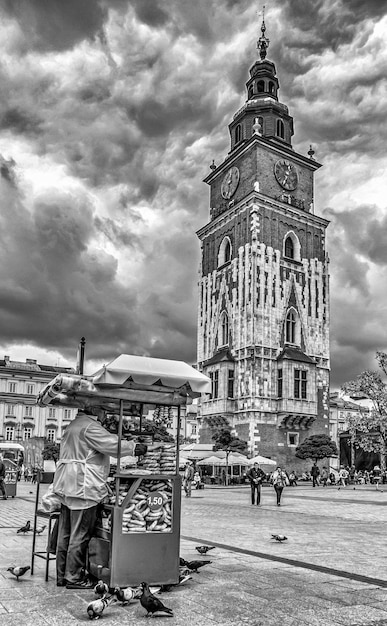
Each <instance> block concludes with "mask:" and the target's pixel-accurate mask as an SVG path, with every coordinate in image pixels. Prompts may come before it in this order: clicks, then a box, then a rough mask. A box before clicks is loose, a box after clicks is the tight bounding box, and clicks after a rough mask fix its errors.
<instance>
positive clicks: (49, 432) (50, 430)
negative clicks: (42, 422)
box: [47, 428, 55, 441]
mask: <svg viewBox="0 0 387 626" xmlns="http://www.w3.org/2000/svg"><path fill="white" fill-rule="evenodd" d="M47 439H48V441H55V429H54V428H48V429H47Z"/></svg>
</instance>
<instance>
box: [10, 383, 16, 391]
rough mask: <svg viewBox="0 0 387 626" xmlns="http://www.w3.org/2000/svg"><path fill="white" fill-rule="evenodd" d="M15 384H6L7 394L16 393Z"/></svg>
mask: <svg viewBox="0 0 387 626" xmlns="http://www.w3.org/2000/svg"><path fill="white" fill-rule="evenodd" d="M16 390H17V383H8V391H9V393H16Z"/></svg>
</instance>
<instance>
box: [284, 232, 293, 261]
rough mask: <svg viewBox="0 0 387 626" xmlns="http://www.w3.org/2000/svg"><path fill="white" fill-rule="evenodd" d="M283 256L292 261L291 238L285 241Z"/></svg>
mask: <svg viewBox="0 0 387 626" xmlns="http://www.w3.org/2000/svg"><path fill="white" fill-rule="evenodd" d="M285 256H286V257H287V258H288V259H294V244H293V239H292V238H291V237H286V239H285Z"/></svg>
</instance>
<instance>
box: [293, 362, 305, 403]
mask: <svg viewBox="0 0 387 626" xmlns="http://www.w3.org/2000/svg"><path fill="white" fill-rule="evenodd" d="M307 382H308V381H307V372H306V370H299V369H295V370H294V397H295V398H296V399H298V400H300V399H301V400H306V396H307Z"/></svg>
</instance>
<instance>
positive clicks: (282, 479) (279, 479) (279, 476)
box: [271, 467, 289, 506]
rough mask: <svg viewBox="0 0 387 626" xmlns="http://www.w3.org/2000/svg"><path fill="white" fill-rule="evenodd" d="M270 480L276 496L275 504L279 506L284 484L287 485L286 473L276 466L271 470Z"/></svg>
mask: <svg viewBox="0 0 387 626" xmlns="http://www.w3.org/2000/svg"><path fill="white" fill-rule="evenodd" d="M271 480H272V483H273V487H274V490H275V492H276V496H277V506H281V496H282V492H283V490H284V487H285V485H289V479H288V477H287V475H286V473H285V472H284V471H283V470H282V469H281V468H280V467H277V469H276V470H275V471H274V472H273V475H272V477H271Z"/></svg>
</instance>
